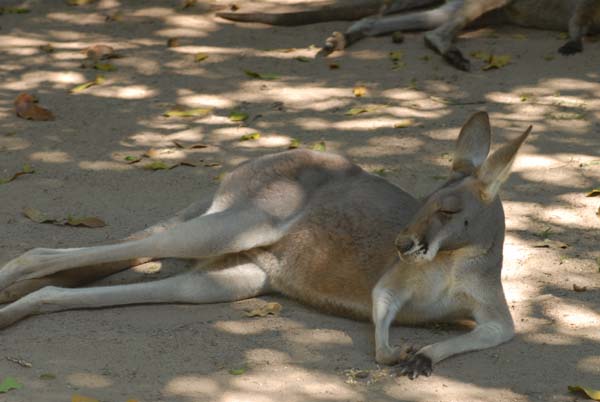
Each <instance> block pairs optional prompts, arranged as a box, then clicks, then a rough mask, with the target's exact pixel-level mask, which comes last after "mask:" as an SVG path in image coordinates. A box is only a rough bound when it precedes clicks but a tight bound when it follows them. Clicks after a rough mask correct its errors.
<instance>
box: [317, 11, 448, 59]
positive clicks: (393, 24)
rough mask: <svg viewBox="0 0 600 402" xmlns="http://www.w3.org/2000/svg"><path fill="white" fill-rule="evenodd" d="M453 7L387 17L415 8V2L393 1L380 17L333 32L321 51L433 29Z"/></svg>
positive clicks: (371, 17)
mask: <svg viewBox="0 0 600 402" xmlns="http://www.w3.org/2000/svg"><path fill="white" fill-rule="evenodd" d="M421 3H423V4H421V7H425V6H427V5H429V4H433V3H438V1H434V0H426V1H423V2H421ZM454 7H455V5H454V3H453V2H450V3H448V4H445V5H443V6H441V7H438V8H434V9H431V10H423V11H414V12H410V13H402V14H393V15H388V14H392V13H398V12H400V11H405V10H408V9H411V8H414V2H404V1H396V2H394V3H392V4H391V5H390V6H389V8H388V9H384V10H383V14H384V15H383V16H381V15H372V16H370V17H366V18H363V19H361V20H359V21H357V22H355V23H354V24H352V25H350V27H349V28H348V29H347V30H346V31H345V32H344V33H341V32H334V33H332V34H331V36H330V37H329V38H327V40H326V41H325V45H324V47H323V50H324V51H325V52H328V53H330V52H333V51H334V50H343V49H345V48H347V47H348V46H350V45H351V44H353V43H355V42H358V41H359V40H361V39H363V38H366V37H369V36H378V35H385V34H388V33H392V32H396V31H420V30H427V29H433V28H436V27H438V26H440V25H441V24H443V23H444V22H445V21H446V20H447V19H448V18H450V15H451V14H452V10H453V9H454Z"/></svg>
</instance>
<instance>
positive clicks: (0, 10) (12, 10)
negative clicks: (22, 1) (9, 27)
mask: <svg viewBox="0 0 600 402" xmlns="http://www.w3.org/2000/svg"><path fill="white" fill-rule="evenodd" d="M29 12H31V10H30V9H28V8H25V7H0V15H2V14H27V13H29Z"/></svg>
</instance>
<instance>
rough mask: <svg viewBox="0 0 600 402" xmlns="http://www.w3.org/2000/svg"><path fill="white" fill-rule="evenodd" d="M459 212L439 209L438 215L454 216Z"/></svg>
mask: <svg viewBox="0 0 600 402" xmlns="http://www.w3.org/2000/svg"><path fill="white" fill-rule="evenodd" d="M459 212H460V211H459V210H451V209H440V213H441V214H443V215H454V214H457V213H459Z"/></svg>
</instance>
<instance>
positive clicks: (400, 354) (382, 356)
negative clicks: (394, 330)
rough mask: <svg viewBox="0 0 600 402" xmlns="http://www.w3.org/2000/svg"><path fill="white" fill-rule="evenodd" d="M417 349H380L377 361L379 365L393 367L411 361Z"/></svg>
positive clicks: (376, 353) (396, 347)
mask: <svg viewBox="0 0 600 402" xmlns="http://www.w3.org/2000/svg"><path fill="white" fill-rule="evenodd" d="M415 351H416V350H415V349H413V348H412V347H409V348H402V347H399V346H395V347H392V348H385V347H383V348H380V349H377V351H376V352H375V361H376V362H377V363H379V364H384V365H386V366H392V365H394V364H398V363H401V362H403V361H406V360H407V359H409V358H410V357H411V356H412V355H413V354H414V353H415Z"/></svg>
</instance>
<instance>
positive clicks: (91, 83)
mask: <svg viewBox="0 0 600 402" xmlns="http://www.w3.org/2000/svg"><path fill="white" fill-rule="evenodd" d="M105 80H106V79H105V78H104V76H102V75H97V76H96V79H95V80H94V81H88V82H86V83H84V84H81V85H77V86H76V87H75V88H73V89H71V91H70V92H71V93H72V94H76V93H78V92H81V91H85V90H86V89H88V88H89V87H93V86H94V85H101V84H103V83H104V81H105Z"/></svg>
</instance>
